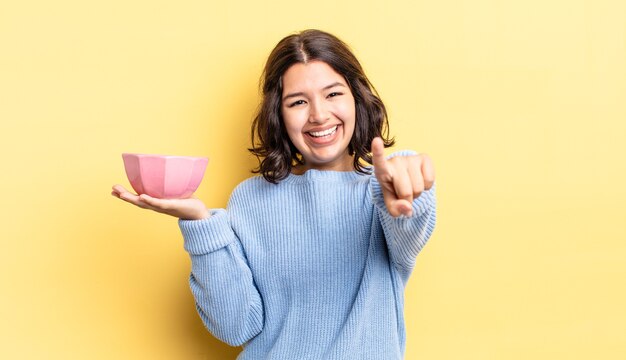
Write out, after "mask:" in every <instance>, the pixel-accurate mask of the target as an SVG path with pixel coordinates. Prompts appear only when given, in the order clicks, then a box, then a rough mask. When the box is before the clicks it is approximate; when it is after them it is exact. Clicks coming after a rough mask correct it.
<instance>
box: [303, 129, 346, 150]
mask: <svg viewBox="0 0 626 360" xmlns="http://www.w3.org/2000/svg"><path fill="white" fill-rule="evenodd" d="M335 126H337V129H336V130H335V133H334V134H332V135H331V136H323V137H315V136H312V135H311V134H309V132H311V131H313V132H317V131H324V130H328V129H332V128H333V127H335ZM339 131H343V126H342V125H341V124H334V125H331V126H326V127H319V128H314V129H311V130H308V131H307V132H305V133H304V138H305V139H306V140H307V142H308V143H309V144H310V145H313V146H326V145H332V144H334V143H335V142H336V141H337V140H338V139H339Z"/></svg>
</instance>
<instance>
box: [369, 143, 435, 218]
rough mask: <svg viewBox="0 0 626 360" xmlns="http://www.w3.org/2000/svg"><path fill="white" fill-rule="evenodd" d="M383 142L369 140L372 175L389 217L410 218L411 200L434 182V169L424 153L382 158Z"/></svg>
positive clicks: (411, 211)
mask: <svg viewBox="0 0 626 360" xmlns="http://www.w3.org/2000/svg"><path fill="white" fill-rule="evenodd" d="M383 150H384V146H383V140H382V139H381V138H379V137H377V138H375V139H374V140H372V159H373V160H372V162H373V165H374V174H375V175H376V179H377V180H378V183H379V184H380V186H381V189H382V192H383V199H384V200H385V206H387V210H388V211H389V213H390V214H391V216H394V217H397V216H400V215H405V216H412V215H413V208H412V203H413V200H414V199H416V198H417V197H419V196H420V194H421V193H422V192H423V191H424V190H429V189H430V188H431V187H432V186H433V183H434V181H435V169H434V167H433V164H432V161H431V160H430V157H428V155H425V154H420V155H411V156H395V157H393V158H391V159H389V160H387V158H385V154H384V151H383Z"/></svg>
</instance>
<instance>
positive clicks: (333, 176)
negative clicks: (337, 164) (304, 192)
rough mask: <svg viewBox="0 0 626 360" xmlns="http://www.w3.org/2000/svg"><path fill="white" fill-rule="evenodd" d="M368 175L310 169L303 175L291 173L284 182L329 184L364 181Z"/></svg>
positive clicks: (354, 172)
mask: <svg viewBox="0 0 626 360" xmlns="http://www.w3.org/2000/svg"><path fill="white" fill-rule="evenodd" d="M366 176H369V175H367V174H361V173H358V172H356V171H354V170H352V171H335V170H317V169H309V170H307V171H305V172H304V173H303V174H302V175H296V174H294V173H290V174H289V175H288V176H287V177H286V178H285V179H283V180H282V182H284V183H287V184H302V183H307V182H311V181H328V182H346V181H353V180H358V179H362V178H364V177H366Z"/></svg>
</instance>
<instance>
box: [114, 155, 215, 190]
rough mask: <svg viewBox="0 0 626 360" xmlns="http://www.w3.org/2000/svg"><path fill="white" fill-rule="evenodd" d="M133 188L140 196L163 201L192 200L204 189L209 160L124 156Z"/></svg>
mask: <svg viewBox="0 0 626 360" xmlns="http://www.w3.org/2000/svg"><path fill="white" fill-rule="evenodd" d="M122 158H123V159H124V168H125V169H126V176H127V177H128V181H130V185H131V186H132V187H133V189H135V191H136V192H137V194H148V195H150V196H152V197H155V198H159V199H184V198H188V197H190V196H191V195H192V194H193V193H194V192H195V191H196V189H197V188H198V186H199V185H200V182H201V181H202V177H203V176H204V171H205V170H206V166H207V164H208V162H209V159H208V158H202V157H191V156H171V155H149V154H130V153H124V154H122Z"/></svg>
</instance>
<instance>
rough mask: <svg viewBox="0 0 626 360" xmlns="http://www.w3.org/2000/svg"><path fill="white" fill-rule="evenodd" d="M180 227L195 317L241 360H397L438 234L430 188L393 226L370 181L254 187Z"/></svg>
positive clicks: (340, 177)
mask: <svg viewBox="0 0 626 360" xmlns="http://www.w3.org/2000/svg"><path fill="white" fill-rule="evenodd" d="M404 154H408V153H404V152H402V153H396V154H394V155H404ZM179 226H180V229H181V231H182V234H183V237H184V240H185V242H184V246H185V250H187V251H188V252H189V254H190V256H191V260H192V270H191V276H190V285H191V290H192V292H193V295H194V297H195V299H196V307H197V309H198V313H199V314H200V317H201V318H202V320H203V322H204V324H205V325H206V327H207V329H208V330H209V331H210V332H211V333H212V334H213V335H214V336H215V337H217V338H219V339H221V340H222V341H224V342H226V343H228V344H230V345H243V352H242V353H241V354H240V355H239V357H238V359H245V360H247V359H254V360H258V359H281V360H283V359H320V360H321V359H323V360H329V359H359V360H366V359H373V360H381V359H383V360H384V359H402V358H403V355H404V348H405V327H404V316H403V310H404V301H403V299H404V287H405V285H406V281H407V280H408V277H409V275H410V273H411V271H412V269H413V267H414V265H415V258H416V256H417V254H418V253H419V252H420V250H421V249H422V248H423V247H424V245H425V244H426V241H427V240H428V238H429V237H430V235H431V233H432V231H433V229H434V226H435V195H434V188H433V189H431V190H428V191H425V192H424V193H422V195H421V196H420V197H419V198H417V199H416V200H415V201H414V202H413V216H412V217H409V218H407V217H404V216H401V217H398V218H393V217H391V215H390V214H389V212H388V211H387V209H386V207H385V204H384V200H383V197H382V193H381V189H380V185H379V184H378V182H377V180H376V178H375V177H374V176H373V175H362V174H358V173H356V172H336V171H318V170H308V171H307V172H305V173H304V175H293V174H291V175H289V177H287V178H286V179H285V180H283V181H281V182H280V183H279V184H277V185H275V184H271V183H268V182H267V181H265V180H264V179H263V178H262V177H253V178H250V179H248V180H246V181H244V182H242V183H241V184H240V185H239V186H238V187H237V188H236V189H235V190H234V191H233V193H232V195H231V198H230V201H229V203H228V207H227V210H223V209H218V210H212V215H211V217H209V218H207V219H204V220H195V221H190V220H179Z"/></svg>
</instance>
